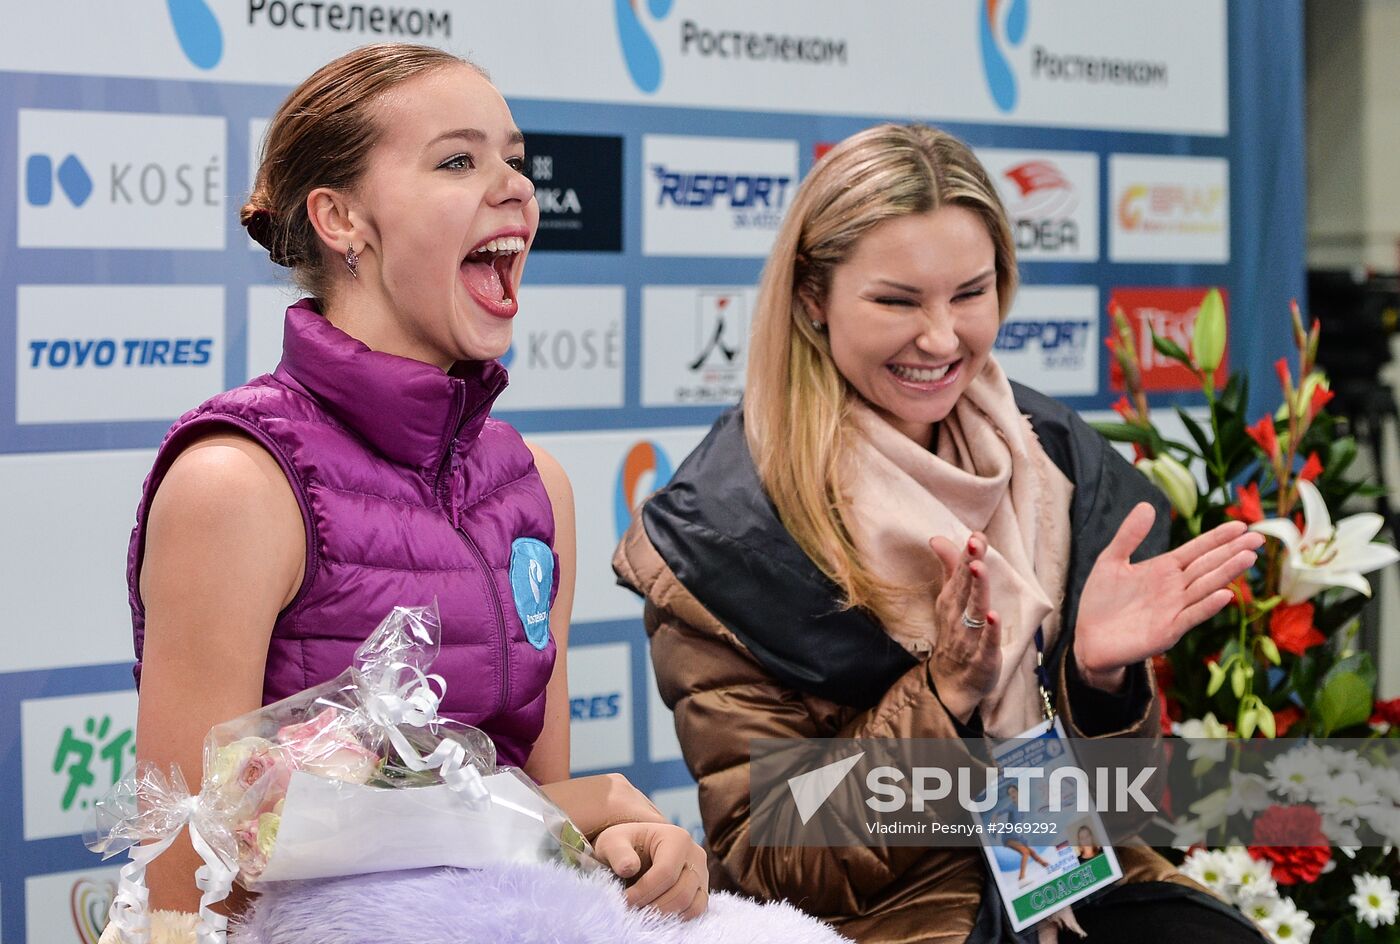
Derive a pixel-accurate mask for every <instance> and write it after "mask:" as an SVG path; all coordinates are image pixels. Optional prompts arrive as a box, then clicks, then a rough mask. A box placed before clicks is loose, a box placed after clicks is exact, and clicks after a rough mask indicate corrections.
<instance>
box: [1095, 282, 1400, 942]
mask: <svg viewBox="0 0 1400 944" xmlns="http://www.w3.org/2000/svg"><path fill="white" fill-rule="evenodd" d="M1111 314H1112V317H1113V322H1114V331H1113V332H1112V335H1111V337H1110V338H1109V339H1108V341H1107V344H1108V347H1109V349H1110V351H1111V353H1112V356H1113V357H1114V359H1115V361H1116V363H1117V365H1118V369H1119V370H1120V371H1121V374H1122V377H1123V382H1124V387H1125V388H1126V394H1125V395H1124V396H1123V398H1122V399H1120V400H1119V401H1118V403H1117V404H1116V405H1115V407H1114V409H1115V411H1116V412H1117V413H1118V414H1119V416H1120V417H1121V422H1115V423H1101V424H1095V425H1096V426H1097V428H1098V429H1099V431H1100V432H1101V433H1103V434H1104V435H1105V436H1107V437H1108V438H1109V439H1111V440H1115V441H1118V442H1125V443H1130V444H1131V445H1132V447H1133V450H1134V453H1135V456H1136V459H1137V462H1136V464H1137V467H1138V468H1139V469H1140V470H1141V471H1142V472H1143V473H1144V474H1145V475H1146V476H1147V477H1148V478H1149V479H1151V480H1152V481H1153V482H1154V483H1156V484H1157V485H1158V486H1159V487H1160V488H1161V489H1162V491H1163V492H1164V493H1165V494H1166V495H1167V498H1168V499H1169V500H1170V502H1171V505H1172V508H1173V517H1172V522H1171V541H1172V544H1173V546H1179V545H1181V544H1183V543H1185V542H1186V541H1189V540H1191V539H1192V538H1193V537H1195V536H1197V535H1199V534H1200V533H1202V532H1203V531H1205V530H1209V529H1210V528H1213V527H1215V526H1217V525H1219V524H1221V523H1223V522H1226V521H1229V520H1237V521H1243V522H1245V523H1246V524H1248V525H1249V526H1250V527H1251V528H1252V529H1254V530H1256V531H1259V532H1261V533H1263V534H1265V535H1267V536H1268V537H1269V538H1270V539H1271V540H1270V541H1268V542H1267V545H1266V547H1265V548H1264V549H1263V551H1262V553H1261V556H1260V560H1259V563H1258V564H1257V565H1256V566H1255V567H1254V568H1253V569H1252V570H1251V571H1250V572H1249V573H1247V574H1245V575H1244V576H1242V577H1241V578H1239V579H1238V580H1237V581H1236V582H1235V584H1234V586H1233V588H1232V589H1233V590H1234V597H1235V598H1234V601H1233V602H1232V603H1231V604H1230V605H1228V606H1226V607H1225V609H1224V610H1222V611H1221V612H1220V613H1218V614H1217V615H1216V616H1215V617H1213V618H1212V619H1211V620H1209V621H1208V622H1206V623H1205V624H1203V625H1202V626H1200V627H1197V628H1196V629H1194V630H1193V631H1191V632H1189V633H1187V634H1186V635H1185V636H1184V637H1183V638H1182V639H1181V640H1180V642H1178V643H1177V645H1176V646H1175V647H1174V648H1173V649H1172V650H1171V651H1169V652H1168V653H1166V654H1165V655H1162V656H1158V657H1157V658H1156V660H1154V669H1155V674H1156V676H1157V681H1158V685H1159V688H1160V690H1161V692H1162V696H1163V697H1162V719H1161V725H1162V730H1163V732H1164V733H1166V734H1176V735H1178V736H1180V737H1185V738H1190V739H1192V741H1191V742H1190V744H1191V746H1190V747H1189V750H1190V751H1191V754H1190V756H1191V757H1192V758H1194V759H1195V761H1196V765H1197V766H1196V768H1195V770H1196V771H1197V773H1198V775H1204V774H1205V772H1206V771H1207V770H1209V769H1210V768H1212V767H1215V766H1217V765H1218V764H1220V762H1221V761H1223V759H1224V751H1223V748H1224V747H1225V744H1224V743H1222V744H1220V745H1219V748H1220V750H1219V751H1218V752H1216V751H1214V750H1213V749H1211V748H1209V747H1207V746H1205V745H1208V744H1209V741H1204V742H1203V741H1201V740H1196V739H1210V738H1219V739H1236V740H1242V739H1251V738H1263V739H1275V738H1281V737H1284V736H1288V737H1289V738H1364V739H1376V738H1396V737H1400V699H1392V700H1390V701H1377V700H1376V698H1375V691H1376V668H1375V665H1374V662H1373V660H1372V659H1371V657H1370V655H1369V654H1368V653H1366V652H1364V651H1358V649H1357V647H1356V645H1355V642H1356V634H1357V632H1358V630H1359V615H1360V613H1361V611H1362V609H1363V608H1364V606H1365V605H1366V603H1367V600H1368V598H1369V597H1370V595H1371V587H1370V583H1369V582H1368V580H1367V579H1366V577H1365V575H1366V574H1368V573H1371V572H1373V571H1376V570H1378V569H1380V568H1382V567H1385V566H1387V565H1389V564H1392V563H1394V562H1395V561H1397V560H1400V552H1397V551H1396V550H1395V548H1394V547H1392V546H1390V545H1388V544H1384V543H1378V542H1375V541H1374V540H1373V539H1374V538H1375V537H1376V535H1377V534H1378V533H1379V531H1380V529H1381V527H1382V525H1383V524H1384V522H1383V520H1382V518H1381V516H1380V515H1377V514H1374V513H1370V512H1362V513H1359V514H1352V515H1347V516H1343V514H1342V509H1343V508H1344V506H1345V505H1346V504H1347V503H1348V502H1349V501H1351V500H1352V499H1356V498H1368V497H1374V496H1375V495H1376V494H1379V490H1378V489H1377V488H1376V487H1375V486H1372V485H1369V484H1367V483H1364V482H1361V481H1358V480H1356V479H1354V478H1352V477H1350V476H1349V475H1348V470H1349V469H1350V468H1351V466H1352V463H1353V461H1354V460H1355V458H1356V455H1357V447H1356V442H1355V440H1354V439H1353V438H1352V437H1350V436H1348V435H1343V434H1342V432H1343V431H1342V429H1341V428H1339V425H1338V422H1337V420H1336V419H1335V418H1334V417H1332V416H1331V415H1329V414H1328V412H1327V409H1326V408H1327V405H1328V403H1329V401H1331V399H1332V398H1333V393H1332V391H1331V389H1330V387H1329V384H1328V381H1327V378H1326V377H1325V376H1324V375H1323V374H1322V372H1321V371H1319V370H1318V369H1317V350H1318V344H1319V326H1318V325H1317V324H1316V323H1314V324H1313V326H1312V328H1311V329H1310V330H1309V329H1307V328H1305V327H1304V323H1303V318H1302V314H1301V312H1300V311H1299V309H1298V306H1297V304H1296V303H1295V304H1294V305H1293V306H1292V309H1291V320H1292V335H1293V342H1294V347H1295V350H1296V362H1295V363H1296V373H1295V365H1293V364H1290V362H1289V361H1290V358H1282V359H1280V360H1279V361H1278V363H1277V364H1276V365H1275V370H1276V373H1277V375H1278V383H1279V387H1280V390H1281V394H1282V404H1281V406H1280V407H1279V408H1278V409H1277V411H1275V412H1272V413H1265V414H1264V415H1262V416H1259V417H1253V416H1250V415H1247V412H1246V411H1247V410H1248V403H1249V384H1248V380H1247V378H1245V377H1243V376H1241V375H1239V374H1232V375H1231V376H1230V377H1229V378H1228V379H1227V380H1226V381H1225V382H1224V384H1223V386H1221V385H1220V384H1219V379H1220V378H1219V376H1218V374H1219V373H1220V365H1221V363H1222V360H1223V358H1224V351H1225V342H1226V322H1225V309H1224V303H1223V300H1222V298H1221V296H1220V293H1219V292H1218V291H1217V290H1214V289H1212V290H1211V291H1209V292H1208V293H1207V294H1206V296H1205V298H1204V300H1203V301H1202V303H1201V307H1200V310H1199V312H1198V314H1197V317H1196V322H1195V325H1194V328H1193V331H1192V336H1191V341H1190V350H1189V351H1187V350H1183V349H1182V348H1181V346H1180V345H1178V344H1176V343H1174V342H1173V341H1172V340H1170V339H1168V338H1163V337H1160V336H1158V335H1156V334H1155V332H1154V333H1153V334H1152V336H1151V342H1152V345H1153V347H1154V348H1155V350H1156V351H1157V352H1158V353H1159V354H1161V355H1162V356H1164V357H1167V358H1170V359H1172V360H1175V361H1177V362H1179V363H1180V364H1182V365H1184V366H1185V367H1187V368H1188V369H1189V370H1190V371H1191V372H1192V373H1193V374H1194V375H1195V376H1196V377H1197V378H1198V379H1199V381H1200V384H1201V390H1202V393H1203V394H1204V396H1205V399H1206V407H1207V415H1206V416H1204V417H1203V418H1201V419H1200V420H1198V419H1197V418H1195V417H1193V416H1192V415H1191V414H1189V413H1188V412H1186V411H1185V410H1183V409H1181V408H1180V407H1178V408H1176V415H1177V417H1178V418H1179V420H1180V423H1181V425H1182V426H1183V427H1184V428H1185V431H1186V434H1187V436H1188V437H1189V440H1190V441H1189V442H1181V441H1175V440H1172V439H1169V438H1167V437H1166V436H1164V435H1163V434H1162V432H1161V430H1160V429H1159V428H1158V427H1157V425H1156V424H1155V423H1154V422H1153V419H1152V415H1151V412H1150V408H1149V404H1148V401H1147V397H1146V395H1145V393H1144V390H1143V385H1142V378H1141V374H1140V371H1139V368H1138V363H1139V361H1138V354H1137V349H1136V344H1135V342H1134V337H1133V332H1132V330H1131V328H1130V326H1129V324H1128V322H1127V319H1126V317H1125V316H1124V314H1123V312H1122V311H1121V310H1117V309H1114V310H1113V311H1112V312H1111ZM1312 749H1313V748H1309V750H1312ZM1315 749H1316V750H1318V751H1331V752H1332V753H1331V754H1317V755H1310V754H1308V753H1307V751H1296V750H1295V751H1290V752H1288V753H1286V754H1284V755H1282V756H1280V757H1277V758H1276V759H1275V760H1273V761H1271V763H1270V765H1269V772H1268V773H1267V774H1264V775H1261V774H1243V773H1240V772H1239V771H1238V770H1225V771H1223V772H1222V771H1221V770H1217V774H1219V775H1220V776H1222V777H1225V778H1226V779H1225V782H1224V783H1223V785H1222V787H1221V789H1219V790H1217V791H1216V792H1215V793H1212V794H1210V795H1209V796H1207V797H1206V798H1205V799H1203V800H1201V801H1199V802H1198V803H1196V804H1194V805H1193V806H1192V807H1191V812H1192V813H1193V814H1195V815H1194V817H1193V818H1192V819H1190V820H1189V821H1188V823H1189V825H1188V827H1187V828H1185V829H1179V830H1178V832H1177V838H1178V841H1179V842H1180V843H1181V844H1182V845H1183V846H1188V847H1190V848H1191V852H1190V854H1189V855H1188V856H1187V858H1186V860H1185V862H1184V863H1183V864H1182V869H1183V871H1184V872H1186V874H1188V875H1191V876H1192V877H1194V878H1196V879H1197V880H1198V881H1201V882H1202V883H1203V884H1205V885H1207V886H1209V887H1211V888H1212V889H1214V890H1215V891H1216V892H1217V893H1218V894H1220V895H1221V896H1222V897H1224V898H1225V899H1226V900H1228V901H1230V902H1232V903H1233V904H1235V905H1236V906H1237V907H1239V908H1240V909H1241V910H1242V911H1244V912H1245V913H1247V914H1249V915H1250V916H1251V917H1253V918H1254V919H1255V920H1256V921H1257V923H1258V924H1259V925H1260V926H1261V927H1263V928H1264V929H1265V930H1266V932H1267V933H1269V935H1270V936H1271V937H1272V938H1273V939H1274V940H1276V941H1301V942H1307V941H1308V940H1309V938H1310V937H1311V936H1312V935H1313V932H1314V930H1315V929H1318V928H1325V929H1326V930H1325V932H1323V936H1322V937H1321V938H1320V939H1321V940H1326V941H1328V942H1329V944H1330V942H1337V944H1340V942H1344V941H1346V942H1362V941H1400V926H1397V925H1396V912H1397V896H1396V891H1395V889H1394V888H1393V883H1392V877H1396V876H1400V855H1397V852H1396V848H1395V847H1396V846H1397V845H1400V823H1397V822H1396V820H1395V815H1394V811H1395V809H1396V805H1397V804H1400V772H1397V771H1396V770H1395V769H1394V767H1393V766H1392V765H1391V764H1389V763H1387V762H1386V761H1384V760H1383V759H1382V760H1379V761H1378V762H1377V763H1376V764H1373V763H1371V762H1370V761H1368V760H1366V759H1365V758H1363V757H1362V756H1360V753H1359V752H1358V751H1339V750H1336V749H1335V748H1331V747H1327V748H1323V747H1317V748H1315ZM1295 755H1296V756H1295ZM1334 755H1335V756H1334ZM1377 756H1378V757H1381V756H1383V755H1381V754H1378V755H1377ZM1389 756H1392V757H1393V756H1395V753H1394V751H1391V752H1390V755H1389ZM1288 758H1292V759H1291V760H1289V759H1288ZM1225 766H1228V765H1225ZM1290 778H1292V779H1290ZM1239 813H1245V814H1250V815H1253V816H1254V817H1255V818H1254V820H1253V828H1254V835H1253V836H1239V835H1234V834H1230V833H1229V832H1228V831H1227V829H1226V827H1225V826H1224V825H1223V824H1224V822H1225V820H1226V816H1227V814H1239ZM1216 827H1219V828H1220V830H1221V834H1219V835H1217V834H1216V833H1214V832H1212V830H1213V829H1215V828H1216ZM1358 830H1361V833H1363V834H1364V835H1359V834H1358ZM1208 839H1211V840H1215V839H1218V840H1219V842H1218V843H1217V845H1220V846H1223V848H1217V849H1213V850H1212V849H1209V848H1206V847H1205V845H1204V844H1205V842H1206V841H1207V840H1208ZM1334 848H1339V849H1341V850H1342V851H1343V853H1344V854H1343V855H1342V856H1341V857H1340V861H1339V858H1338V857H1337V856H1334V854H1333V850H1334ZM1281 887H1282V888H1287V889H1288V891H1289V892H1290V894H1288V895H1282V894H1280V892H1279V889H1280V888H1281ZM1348 893H1350V894H1349V895H1348Z"/></svg>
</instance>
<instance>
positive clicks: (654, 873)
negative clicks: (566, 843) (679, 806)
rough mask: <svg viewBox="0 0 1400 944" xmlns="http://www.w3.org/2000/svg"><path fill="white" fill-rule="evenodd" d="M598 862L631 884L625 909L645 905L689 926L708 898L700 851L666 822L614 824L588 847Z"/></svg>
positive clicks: (687, 834)
mask: <svg viewBox="0 0 1400 944" xmlns="http://www.w3.org/2000/svg"><path fill="white" fill-rule="evenodd" d="M593 851H594V852H595V853H596V854H597V856H598V859H599V860H600V861H601V862H602V863H603V864H604V865H606V866H607V867H608V868H610V869H612V870H613V871H614V872H615V873H617V875H618V877H619V878H622V879H625V880H627V881H628V882H630V883H631V884H630V885H629V886H628V888H627V904H628V905H629V906H631V907H633V908H641V907H643V906H649V907H651V908H655V909H656V910H657V911H660V912H661V913H662V914H675V915H680V916H681V917H682V918H683V919H685V920H687V921H689V920H690V919H691V918H698V917H699V916H700V915H702V914H704V913H705V908H706V907H707V906H708V904H709V899H710V881H709V867H708V865H707V864H706V861H705V850H704V849H702V848H700V846H698V845H696V844H695V840H694V839H692V838H691V837H690V833H688V832H686V831H685V830H684V829H682V828H681V827H679V826H676V825H673V824H671V823H619V824H618V825H616V826H609V827H608V828H607V829H605V830H603V832H602V833H601V834H600V835H599V836H598V839H597V841H596V842H594V843H593Z"/></svg>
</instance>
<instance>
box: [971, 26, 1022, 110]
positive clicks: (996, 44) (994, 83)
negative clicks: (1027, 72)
mask: <svg viewBox="0 0 1400 944" xmlns="http://www.w3.org/2000/svg"><path fill="white" fill-rule="evenodd" d="M1029 7H1030V0H1009V2H1006V0H982V15H981V16H980V17H978V30H977V33H978V41H979V44H980V46H981V48H982V74H983V76H984V77H985V78H986V80H987V90H988V91H989V92H991V93H992V101H994V102H996V105H997V108H999V109H1001V110H1002V111H1003V112H1009V111H1011V110H1012V109H1013V108H1015V107H1016V100H1017V98H1018V97H1019V96H1018V93H1017V88H1016V75H1015V73H1013V72H1012V71H1011V61H1010V60H1009V59H1008V58H1007V56H1006V52H1005V50H1004V49H1003V46H1002V40H1001V39H999V38H998V36H997V33H998V31H999V30H1001V31H1002V33H1003V35H1004V37H1005V44H1006V47H1008V48H1012V47H1016V46H1019V45H1021V43H1022V42H1024V41H1025V38H1026V24H1027V22H1028V20H1029V18H1030V16H1029ZM1003 10H1005V11H1006V12H1005V17H1004V21H1003V22H1001V23H998V20H1003V17H1002V11H1003Z"/></svg>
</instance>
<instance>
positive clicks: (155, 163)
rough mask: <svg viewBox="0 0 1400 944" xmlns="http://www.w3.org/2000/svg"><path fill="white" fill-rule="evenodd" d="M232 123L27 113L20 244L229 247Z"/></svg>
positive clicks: (22, 118) (23, 117)
mask: <svg viewBox="0 0 1400 944" xmlns="http://www.w3.org/2000/svg"><path fill="white" fill-rule="evenodd" d="M9 13H10V11H9V10H8V9H7V10H6V14H5V15H6V17H7V18H8V17H9ZM5 35H7V36H8V35H13V34H12V33H10V31H9V30H8V28H7V30H6V33H5ZM117 45H119V44H117ZM224 126H225V121H224V119H222V118H207V117H195V116H191V115H132V114H113V113H111V112H99V111H48V110H40V109H32V108H22V109H20V112H19V152H18V167H19V194H18V206H19V245H20V246H21V247H22V248H37V247H58V248H66V249H108V248H113V249H222V248H224V227H225V218H224V191H225V180H226V177H225V175H226V173H227V170H228V159H227V156H226V155H225V153H224V138H225V127H224Z"/></svg>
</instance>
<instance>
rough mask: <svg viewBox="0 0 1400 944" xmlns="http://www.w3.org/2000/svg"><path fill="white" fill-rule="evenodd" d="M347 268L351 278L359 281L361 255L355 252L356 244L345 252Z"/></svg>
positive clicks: (351, 245)
mask: <svg viewBox="0 0 1400 944" xmlns="http://www.w3.org/2000/svg"><path fill="white" fill-rule="evenodd" d="M345 268H347V269H349V270H350V277H351V278H355V279H358V278H359V277H360V255H359V253H357V252H355V244H354V243H351V244H350V248H349V249H347V250H345Z"/></svg>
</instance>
